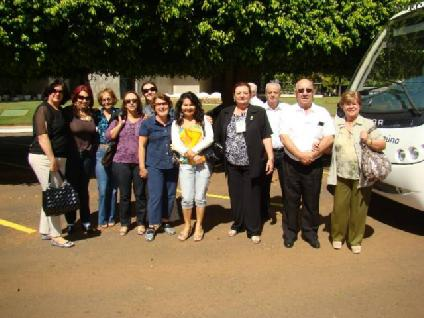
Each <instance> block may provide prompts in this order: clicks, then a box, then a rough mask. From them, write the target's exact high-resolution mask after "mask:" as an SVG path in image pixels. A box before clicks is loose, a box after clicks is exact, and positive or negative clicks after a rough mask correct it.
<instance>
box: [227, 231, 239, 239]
mask: <svg viewBox="0 0 424 318" xmlns="http://www.w3.org/2000/svg"><path fill="white" fill-rule="evenodd" d="M237 233H238V232H237V231H236V230H229V231H228V236H229V237H233V236H236V235H237Z"/></svg>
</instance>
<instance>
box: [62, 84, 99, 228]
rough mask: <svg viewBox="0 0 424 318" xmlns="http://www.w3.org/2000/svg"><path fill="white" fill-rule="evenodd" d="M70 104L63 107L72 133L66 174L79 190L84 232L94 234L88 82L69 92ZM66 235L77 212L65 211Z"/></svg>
mask: <svg viewBox="0 0 424 318" xmlns="http://www.w3.org/2000/svg"><path fill="white" fill-rule="evenodd" d="M71 100H72V105H71V106H68V107H66V108H65V109H64V114H65V118H66V121H67V123H68V129H69V132H70V135H71V139H70V147H69V158H68V160H67V162H66V177H67V179H68V181H69V182H70V183H71V184H72V186H73V187H74V188H75V190H76V191H77V192H78V195H79V199H80V209H79V211H80V221H81V225H82V230H83V232H84V233H85V234H95V233H96V232H97V231H96V230H94V229H93V227H92V225H91V220H90V205H89V193H88V184H89V182H90V177H91V176H92V175H93V170H94V165H95V160H96V150H97V145H98V135H97V131H96V123H95V121H94V116H93V115H94V113H93V104H94V99H93V92H92V91H91V88H90V87H89V86H88V85H79V86H77V87H76V88H75V89H74V90H73V92H72V95H71ZM65 218H66V221H67V222H68V234H72V233H73V232H74V230H75V222H76V218H77V212H76V211H71V212H68V213H66V214H65Z"/></svg>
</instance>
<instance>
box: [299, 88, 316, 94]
mask: <svg viewBox="0 0 424 318" xmlns="http://www.w3.org/2000/svg"><path fill="white" fill-rule="evenodd" d="M312 91H313V89H312V88H298V89H297V92H298V93H299V94H303V93H305V92H306V93H308V94H310V93H312Z"/></svg>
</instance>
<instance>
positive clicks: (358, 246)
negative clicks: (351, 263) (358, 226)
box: [350, 245, 362, 254]
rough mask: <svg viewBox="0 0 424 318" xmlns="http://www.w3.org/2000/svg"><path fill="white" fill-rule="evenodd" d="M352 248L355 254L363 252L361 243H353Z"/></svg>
mask: <svg viewBox="0 0 424 318" xmlns="http://www.w3.org/2000/svg"><path fill="white" fill-rule="evenodd" d="M350 249H351V250H352V253H353V254H359V253H361V250H362V247H361V245H352V246H351V247H350Z"/></svg>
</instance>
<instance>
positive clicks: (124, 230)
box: [119, 225, 128, 236]
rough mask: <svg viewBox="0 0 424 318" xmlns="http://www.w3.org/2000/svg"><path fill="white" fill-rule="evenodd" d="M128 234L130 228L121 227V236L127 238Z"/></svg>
mask: <svg viewBox="0 0 424 318" xmlns="http://www.w3.org/2000/svg"><path fill="white" fill-rule="evenodd" d="M127 233H128V226H125V225H123V226H121V228H120V229H119V235H121V236H125V235H127Z"/></svg>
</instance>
